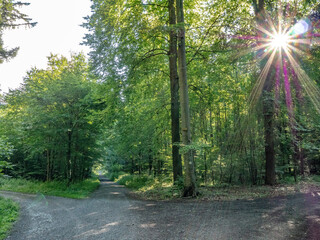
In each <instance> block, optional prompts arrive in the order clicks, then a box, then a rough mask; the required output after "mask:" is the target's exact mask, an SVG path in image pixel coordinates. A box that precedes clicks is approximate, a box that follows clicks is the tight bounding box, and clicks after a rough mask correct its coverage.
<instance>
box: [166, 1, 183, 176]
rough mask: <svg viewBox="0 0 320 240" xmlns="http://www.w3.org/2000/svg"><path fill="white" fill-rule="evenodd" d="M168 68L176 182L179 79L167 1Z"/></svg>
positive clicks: (173, 20)
mask: <svg viewBox="0 0 320 240" xmlns="http://www.w3.org/2000/svg"><path fill="white" fill-rule="evenodd" d="M168 10H169V23H170V28H171V29H170V33H169V38H170V40H169V66H170V90H171V139H172V166H173V181H174V182H176V181H177V180H178V179H179V177H181V176H182V162H181V155H180V153H179V146H178V145H177V144H178V143H180V121H179V110H180V109H179V77H178V70H177V69H178V68H177V32H176V30H175V26H176V23H177V19H176V13H175V10H176V9H175V4H174V0H169V5H168Z"/></svg>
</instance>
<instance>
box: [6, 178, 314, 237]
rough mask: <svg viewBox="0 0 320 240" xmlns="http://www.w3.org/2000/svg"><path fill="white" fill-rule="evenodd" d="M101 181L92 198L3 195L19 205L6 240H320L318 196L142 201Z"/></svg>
mask: <svg viewBox="0 0 320 240" xmlns="http://www.w3.org/2000/svg"><path fill="white" fill-rule="evenodd" d="M129 195H130V194H129V192H128V190H127V189H126V188H124V187H122V186H120V185H117V184H115V183H114V182H111V181H108V180H107V179H101V186H100V187H99V189H98V190H97V191H95V192H94V193H93V194H92V195H91V196H90V198H87V199H82V200H75V199H67V198H60V197H49V196H43V195H41V194H38V195H28V194H20V193H12V192H0V196H4V197H8V198H11V199H13V200H15V201H18V202H20V205H21V214H20V219H19V220H18V222H17V223H16V224H15V226H14V228H13V230H12V232H11V234H10V236H9V237H8V238H7V239H8V240H20V239H21V240H24V239H48V240H49V239H52V240H57V239H114V240H119V239H210V240H212V239H213V240H215V239H226V240H230V239H245V240H248V239H254V240H258V239H268V240H270V239H275V240H276V239H283V240H284V239H285V240H288V239H293V240H303V239H310V240H318V239H319V240H320V192H319V191H317V190H314V191H311V192H308V193H299V194H293V195H290V196H282V197H273V198H263V199H257V200H235V201H190V200H179V201H174V202H172V201H170V202H168V201H141V200H136V199H133V198H131V197H130V196H129Z"/></svg>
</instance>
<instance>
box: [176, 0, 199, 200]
mask: <svg viewBox="0 0 320 240" xmlns="http://www.w3.org/2000/svg"><path fill="white" fill-rule="evenodd" d="M176 7H177V23H178V28H179V31H178V63H179V86H180V105H181V130H182V143H183V144H184V146H185V147H188V146H189V145H190V144H191V127H190V125H191V124H190V107H189V96H188V83H187V62H186V49H185V27H184V14H183V0H176ZM183 158H184V159H183V160H184V168H185V177H184V192H183V196H184V197H188V196H193V197H194V196H196V195H197V187H196V177H195V168H194V153H193V151H192V150H191V149H188V150H187V151H186V152H185V153H184V154H183Z"/></svg>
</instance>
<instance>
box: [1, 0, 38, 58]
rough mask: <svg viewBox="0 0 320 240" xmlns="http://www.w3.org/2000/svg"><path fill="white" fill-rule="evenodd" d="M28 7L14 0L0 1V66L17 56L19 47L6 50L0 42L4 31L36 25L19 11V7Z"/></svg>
mask: <svg viewBox="0 0 320 240" xmlns="http://www.w3.org/2000/svg"><path fill="white" fill-rule="evenodd" d="M23 5H29V3H22V2H20V1H18V2H17V1H14V0H1V1H0V64H1V63H3V62H4V61H8V60H10V59H11V58H13V57H15V56H16V55H17V52H18V50H19V47H16V48H13V49H7V48H6V47H5V46H4V43H3V40H2V34H3V31H4V30H5V29H15V28H17V27H20V26H28V27H32V26H35V24H36V23H33V22H31V19H30V18H29V17H28V16H27V15H26V14H24V13H21V12H20V11H19V7H21V6H23Z"/></svg>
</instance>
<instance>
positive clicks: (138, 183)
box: [115, 174, 182, 200]
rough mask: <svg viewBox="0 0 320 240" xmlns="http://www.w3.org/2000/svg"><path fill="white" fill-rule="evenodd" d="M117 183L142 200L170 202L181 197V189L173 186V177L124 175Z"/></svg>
mask: <svg viewBox="0 0 320 240" xmlns="http://www.w3.org/2000/svg"><path fill="white" fill-rule="evenodd" d="M115 181H116V182H117V183H119V184H121V185H124V186H126V187H127V188H129V189H131V190H133V194H134V195H135V196H136V197H138V198H140V199H150V200H169V199H177V198H179V197H180V196H181V190H182V189H181V187H180V186H175V185H173V183H172V180H171V177H159V178H153V177H151V176H147V175H140V176H139V175H130V174H123V175H120V176H119V177H118V178H117V179H115Z"/></svg>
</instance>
